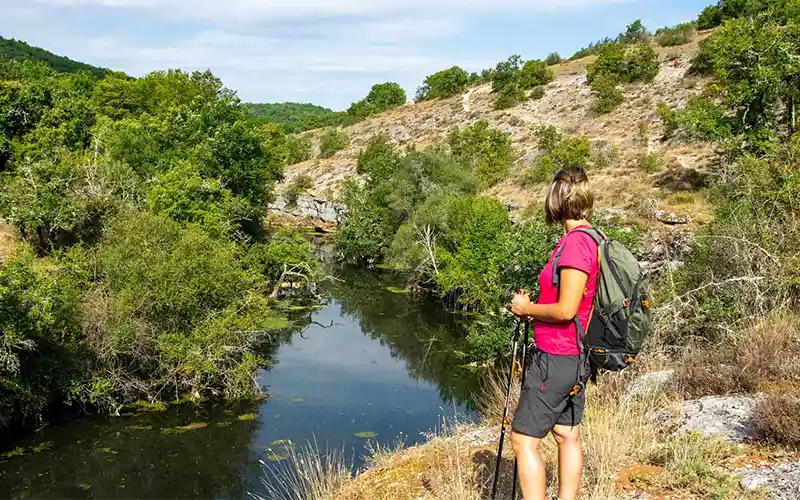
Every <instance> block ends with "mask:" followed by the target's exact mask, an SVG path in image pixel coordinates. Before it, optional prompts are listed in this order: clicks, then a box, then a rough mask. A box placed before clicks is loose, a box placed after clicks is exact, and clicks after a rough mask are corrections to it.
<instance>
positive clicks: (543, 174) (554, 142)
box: [522, 125, 591, 186]
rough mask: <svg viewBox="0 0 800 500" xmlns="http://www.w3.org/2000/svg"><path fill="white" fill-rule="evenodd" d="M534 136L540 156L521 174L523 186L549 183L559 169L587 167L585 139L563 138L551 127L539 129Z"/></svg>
mask: <svg viewBox="0 0 800 500" xmlns="http://www.w3.org/2000/svg"><path fill="white" fill-rule="evenodd" d="M536 135H537V137H538V143H539V150H540V152H541V153H542V154H540V156H538V157H537V158H536V159H535V160H534V164H533V165H532V166H531V167H530V168H529V169H528V170H527V171H526V172H525V173H524V174H523V177H522V185H523V186H527V185H531V184H537V183H542V182H551V181H552V180H553V175H554V174H555V172H556V171H557V170H558V169H560V168H565V167H570V166H576V167H582V168H586V167H587V166H588V164H589V159H590V158H591V148H590V146H589V139H587V138H586V137H564V136H562V135H561V134H560V133H558V131H557V130H556V128H555V127H553V126H552V125H545V126H541V127H539V129H537V131H536Z"/></svg>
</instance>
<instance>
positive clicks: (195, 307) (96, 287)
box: [0, 60, 310, 432]
mask: <svg viewBox="0 0 800 500" xmlns="http://www.w3.org/2000/svg"><path fill="white" fill-rule="evenodd" d="M0 138H1V139H0V170H1V171H2V174H1V175H2V177H0V181H1V182H2V190H0V217H2V218H3V219H4V220H6V221H8V222H10V223H11V224H13V225H14V226H16V228H17V229H19V233H20V235H21V237H22V239H23V240H24V241H23V243H21V244H19V245H17V248H16V250H15V254H14V257H13V258H12V259H10V260H7V261H5V262H3V263H2V264H1V265H0V288H3V290H2V294H1V295H2V297H0V308H2V309H3V310H4V312H3V318H2V319H0V322H2V323H3V324H2V325H0V329H2V331H3V335H2V340H0V363H2V364H1V365H0V420H1V421H0V432H1V431H4V430H5V429H6V427H7V426H8V425H12V424H13V425H21V424H34V423H36V421H37V420H38V419H39V418H40V415H41V414H42V413H43V412H45V411H49V410H57V409H58V408H61V406H62V405H63V404H64V403H75V404H79V405H82V406H86V407H88V408H87V409H89V408H92V409H101V410H105V409H110V408H114V407H117V406H118V405H119V404H122V403H127V402H133V401H135V400H137V399H140V398H144V399H149V400H154V401H157V400H161V399H165V398H172V397H175V395H176V394H180V393H189V394H190V395H191V396H192V397H201V396H203V395H219V396H223V397H229V398H232V397H240V396H246V395H249V394H253V393H254V392H257V391H258V388H257V387H256V386H255V385H254V384H253V381H252V376H253V375H254V374H255V373H256V371H257V369H258V367H259V365H260V364H261V361H260V359H259V356H258V355H257V352H259V349H261V347H263V346H262V344H264V343H265V342H268V338H267V336H266V335H263V332H265V331H266V330H270V329H273V328H275V327H279V326H282V325H283V324H284V321H283V320H282V319H281V318H280V317H278V316H276V314H275V313H274V312H273V311H272V307H273V306H272V305H271V304H270V301H269V299H268V293H265V292H267V291H268V290H266V288H265V277H264V275H262V274H260V273H261V271H258V270H252V269H250V268H247V267H246V266H244V263H243V260H242V258H243V256H244V255H247V249H249V248H251V243H252V242H253V241H262V240H263V239H264V234H263V231H262V228H261V227H260V221H261V220H262V218H263V216H264V214H265V211H266V205H267V204H268V203H269V202H270V201H271V200H272V199H273V197H274V193H273V189H274V185H275V183H276V181H278V180H280V179H281V178H282V170H283V165H284V163H285V161H286V158H287V156H288V155H289V148H288V145H287V143H286V140H285V136H284V133H283V129H282V127H281V126H279V125H275V124H269V123H267V124H259V125H254V124H253V123H252V121H251V120H250V118H249V116H248V112H247V109H246V108H245V107H244V106H243V105H242V104H241V103H240V102H239V100H238V98H237V97H236V95H235V94H234V93H233V92H232V91H230V90H228V89H225V88H224V87H223V86H222V83H221V82H220V80H219V79H218V78H216V77H215V76H213V75H212V74H211V73H208V72H205V73H200V72H195V73H184V72H181V71H174V70H172V71H164V72H155V73H151V74H149V75H147V76H145V77H143V78H139V79H131V78H128V77H127V76H125V75H122V74H119V73H108V74H106V75H105V76H104V77H103V78H101V79H98V78H95V77H93V76H91V75H89V74H87V73H76V74H72V73H58V72H56V71H54V70H53V69H51V68H49V67H48V66H47V65H46V64H44V63H35V62H32V61H21V62H20V61H16V60H11V61H5V62H2V63H1V64H0ZM278 239H279V238H278ZM272 244H273V243H269V244H268V245H272ZM274 245H275V246H270V248H269V251H268V252H266V253H268V254H269V255H270V257H271V259H272V261H270V262H271V264H272V265H278V264H277V261H278V260H280V259H281V258H286V259H287V261H290V262H291V263H295V262H298V261H299V260H300V259H302V258H304V256H305V258H306V259H310V255H309V254H308V252H305V253H303V252H301V251H296V252H294V253H293V252H291V251H285V249H282V248H281V247H280V245H284V246H286V247H287V248H289V249H295V250H296V249H297V248H299V243H298V242H294V246H292V244H291V242H290V241H288V240H286V241H283V240H281V242H280V244H278V243H275V244H274ZM287 245H288V246H287ZM304 248H305V249H306V250H307V248H306V247H304ZM281 265H282V263H281Z"/></svg>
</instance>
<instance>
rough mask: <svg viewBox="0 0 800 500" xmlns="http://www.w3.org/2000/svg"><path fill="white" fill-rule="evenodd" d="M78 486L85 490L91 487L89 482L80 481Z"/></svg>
mask: <svg viewBox="0 0 800 500" xmlns="http://www.w3.org/2000/svg"><path fill="white" fill-rule="evenodd" d="M78 488H80V489H82V490H84V491H86V490H88V489H91V488H92V485H91V484H88V483H80V484H79V485H78Z"/></svg>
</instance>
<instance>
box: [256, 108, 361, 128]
mask: <svg viewBox="0 0 800 500" xmlns="http://www.w3.org/2000/svg"><path fill="white" fill-rule="evenodd" d="M247 107H248V109H249V110H250V115H251V116H253V117H254V118H255V119H256V120H258V121H261V122H266V123H279V124H281V125H283V126H284V128H285V129H286V131H287V132H290V133H294V132H303V131H305V130H311V129H315V128H320V127H326V126H330V125H340V124H342V123H343V122H344V121H345V119H346V118H347V113H345V112H337V111H333V110H330V109H328V108H323V107H322V106H316V105H314V104H301V103H297V102H284V103H276V104H248V105H247Z"/></svg>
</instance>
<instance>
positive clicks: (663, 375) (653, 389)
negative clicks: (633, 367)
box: [620, 370, 675, 403]
mask: <svg viewBox="0 0 800 500" xmlns="http://www.w3.org/2000/svg"><path fill="white" fill-rule="evenodd" d="M674 379H675V370H663V371H660V372H652V373H648V374H646V375H642V376H641V377H639V378H637V379H636V380H634V381H633V382H631V383H630V385H628V387H627V388H626V389H625V391H624V392H623V393H622V395H621V396H620V402H622V403H627V402H630V401H632V400H633V399H636V398H641V397H647V396H652V395H654V394H656V393H659V392H664V391H667V390H669V389H671V387H672V383H673V381H674Z"/></svg>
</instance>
